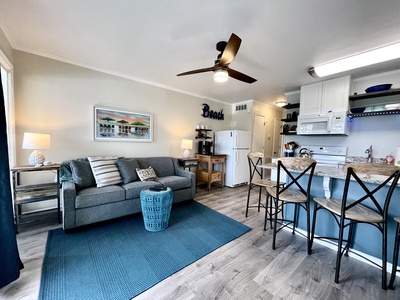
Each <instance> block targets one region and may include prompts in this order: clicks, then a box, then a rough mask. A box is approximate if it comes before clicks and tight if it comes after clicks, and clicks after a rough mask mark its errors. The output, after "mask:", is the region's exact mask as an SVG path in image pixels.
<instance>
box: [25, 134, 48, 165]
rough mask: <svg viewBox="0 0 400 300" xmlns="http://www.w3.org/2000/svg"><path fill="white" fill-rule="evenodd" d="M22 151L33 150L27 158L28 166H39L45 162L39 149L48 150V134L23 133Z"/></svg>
mask: <svg viewBox="0 0 400 300" xmlns="http://www.w3.org/2000/svg"><path fill="white" fill-rule="evenodd" d="M22 149H33V150H34V151H33V152H32V153H31V155H30V156H29V164H30V165H32V166H35V165H41V164H43V163H44V161H45V157H44V154H43V153H42V152H41V151H40V150H39V149H50V134H43V133H30V132H25V133H24V139H23V141H22Z"/></svg>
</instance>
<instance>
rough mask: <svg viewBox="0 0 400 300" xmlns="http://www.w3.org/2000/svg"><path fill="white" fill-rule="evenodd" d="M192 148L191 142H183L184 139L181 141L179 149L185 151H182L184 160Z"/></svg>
mask: <svg viewBox="0 0 400 300" xmlns="http://www.w3.org/2000/svg"><path fill="white" fill-rule="evenodd" d="M192 147H193V141H192V140H185V139H183V140H182V143H181V149H185V151H183V157H184V158H188V157H189V156H190V152H189V150H192Z"/></svg>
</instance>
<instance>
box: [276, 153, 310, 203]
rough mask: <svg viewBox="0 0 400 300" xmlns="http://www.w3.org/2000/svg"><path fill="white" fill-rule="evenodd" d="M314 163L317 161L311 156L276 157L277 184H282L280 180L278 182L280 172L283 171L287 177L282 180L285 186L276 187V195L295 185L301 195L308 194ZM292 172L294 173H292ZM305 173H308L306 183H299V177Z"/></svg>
mask: <svg viewBox="0 0 400 300" xmlns="http://www.w3.org/2000/svg"><path fill="white" fill-rule="evenodd" d="M316 164H317V162H316V161H315V160H314V159H311V158H302V157H281V158H278V170H277V186H279V185H280V184H282V182H280V175H281V173H282V172H285V173H286V174H287V176H288V177H289V178H288V179H287V182H283V183H286V186H285V187H284V188H281V189H277V196H279V194H281V193H283V192H284V191H286V190H287V189H289V188H291V187H292V186H297V188H298V189H299V190H300V191H301V193H302V194H303V195H306V196H309V195H310V189H311V182H312V178H313V176H314V170H315V166H316ZM294 172H295V173H296V174H293V173H294ZM297 173H300V174H297ZM306 174H307V175H309V178H308V180H307V183H306V184H301V183H300V179H301V178H302V177H303V176H304V175H306ZM295 176H296V177H295Z"/></svg>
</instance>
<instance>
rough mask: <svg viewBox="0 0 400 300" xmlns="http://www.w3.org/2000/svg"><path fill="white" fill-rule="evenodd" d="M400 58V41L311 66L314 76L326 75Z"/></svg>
mask: <svg viewBox="0 0 400 300" xmlns="http://www.w3.org/2000/svg"><path fill="white" fill-rule="evenodd" d="M396 58H400V42H399V43H395V44H391V45H388V46H385V47H382V48H377V49H374V50H370V51H366V52H363V53H359V54H356V55H353V56H349V57H346V58H343V59H339V60H336V61H333V62H330V63H326V64H323V65H320V66H317V67H313V68H310V69H309V70H308V73H309V74H310V75H311V76H312V77H324V76H328V75H332V74H336V73H340V72H344V71H348V70H353V69H357V68H361V67H365V66H369V65H373V64H377V63H380V62H384V61H388V60H392V59H396Z"/></svg>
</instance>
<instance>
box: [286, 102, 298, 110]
mask: <svg viewBox="0 0 400 300" xmlns="http://www.w3.org/2000/svg"><path fill="white" fill-rule="evenodd" d="M299 107H300V103H294V104H290V103H288V104H286V105H285V106H282V108H284V109H292V108H299Z"/></svg>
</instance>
